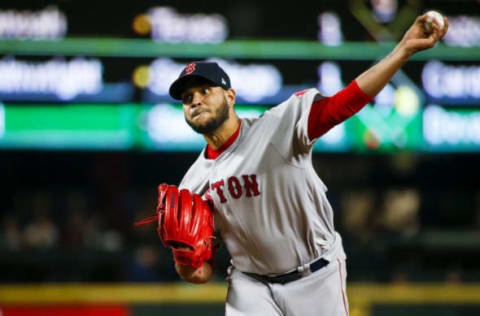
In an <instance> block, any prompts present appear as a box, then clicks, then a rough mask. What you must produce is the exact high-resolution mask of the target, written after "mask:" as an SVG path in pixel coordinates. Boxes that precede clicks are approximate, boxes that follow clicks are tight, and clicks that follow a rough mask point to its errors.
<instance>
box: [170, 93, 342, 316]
mask: <svg viewBox="0 0 480 316" xmlns="http://www.w3.org/2000/svg"><path fill="white" fill-rule="evenodd" d="M321 98H322V96H321V95H320V94H319V93H318V91H317V90H316V89H309V90H307V91H305V93H303V94H298V95H293V96H292V97H290V98H289V99H288V100H287V101H285V102H283V103H282V104H280V105H278V106H276V107H274V108H272V109H271V110H269V111H267V112H265V113H264V115H262V116H261V117H260V118H256V119H242V123H241V127H240V132H239V135H238V137H237V139H236V140H235V141H234V142H233V143H232V144H231V145H230V146H229V147H228V148H227V149H226V150H225V151H224V152H223V153H222V154H221V155H220V156H219V157H217V158H216V159H214V160H212V159H207V158H205V150H204V151H202V153H201V154H200V156H199V157H198V159H197V160H196V162H195V163H194V164H193V165H192V166H191V168H190V169H189V170H188V172H187V173H186V175H185V176H184V178H183V180H182V182H181V184H180V185H179V187H180V188H186V189H189V190H191V191H192V192H194V193H199V194H201V195H203V196H204V198H206V199H210V200H211V201H212V202H213V204H214V212H215V213H214V217H215V229H216V231H218V232H219V233H220V235H221V237H222V239H223V241H224V243H225V245H226V247H227V249H228V251H229V253H230V255H231V256H232V266H233V269H232V271H231V273H230V275H229V279H230V282H229V283H230V287H229V294H228V298H227V304H226V313H227V315H251V312H249V308H255V311H256V312H255V313H256V314H255V315H259V314H258V310H259V309H260V310H262V311H263V312H262V314H261V315H284V314H283V312H285V311H283V312H282V311H281V310H280V308H279V306H287V307H288V308H293V310H292V311H290V312H289V313H288V315H318V314H319V313H320V314H322V315H347V314H348V302H347V300H346V295H345V280H346V271H345V253H344V251H343V247H342V241H341V238H340V235H339V234H338V233H337V232H336V231H335V230H334V225H333V211H332V208H331V206H330V203H329V202H328V200H327V197H326V190H327V188H326V186H325V185H324V184H323V182H322V181H321V180H320V178H319V177H318V175H317V174H316V172H315V170H314V168H313V165H312V159H311V155H312V147H313V145H314V143H315V141H316V139H310V138H309V136H308V116H309V112H310V108H311V105H312V103H313V102H315V101H317V100H319V99H321ZM319 258H324V259H326V260H327V261H329V262H330V263H329V264H328V265H327V266H326V267H324V268H322V269H320V270H318V271H316V272H315V273H312V274H310V275H307V276H305V277H303V278H301V279H299V280H297V281H293V282H289V283H287V284H285V285H281V284H267V285H266V284H264V283H261V282H259V281H257V280H255V279H253V278H251V277H249V276H247V275H245V274H243V273H242V272H250V273H257V274H262V275H278V274H284V273H288V272H291V271H293V270H295V269H297V268H298V267H301V266H305V265H306V264H308V263H311V262H313V261H315V260H317V259H319ZM240 271H242V272H240ZM327 289H328V290H327ZM332 289H334V290H332ZM321 302H323V304H320V303H321ZM287 307H286V308H287ZM250 311H251V310H250Z"/></svg>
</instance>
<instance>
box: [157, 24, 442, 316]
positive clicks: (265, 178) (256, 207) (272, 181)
mask: <svg viewBox="0 0 480 316" xmlns="http://www.w3.org/2000/svg"><path fill="white" fill-rule="evenodd" d="M443 22H444V24H445V25H444V27H443V28H441V24H440V23H438V22H435V23H433V28H432V29H431V31H430V32H428V31H427V30H426V29H425V23H427V15H426V14H425V15H423V16H420V17H418V18H417V19H416V21H415V22H414V23H413V25H412V26H411V27H410V29H409V30H408V31H407V32H406V34H405V35H404V37H403V39H402V40H401V41H400V42H399V43H398V45H397V46H396V47H395V49H394V50H393V51H392V52H391V53H390V54H389V55H388V56H387V57H385V58H384V59H383V60H381V61H380V62H379V63H378V64H376V65H375V66H373V67H372V68H370V69H368V70H367V71H365V72H364V73H362V74H361V75H360V76H358V77H357V78H356V79H355V80H354V81H352V82H351V83H350V84H349V85H348V86H347V87H346V88H344V89H343V90H342V91H340V92H338V93H337V94H335V95H334V96H331V97H325V96H322V95H321V94H320V93H319V92H318V91H317V90H316V89H308V90H305V91H301V92H298V93H296V94H294V95H292V96H291V97H290V98H289V99H288V100H286V101H285V102H283V103H281V104H279V105H277V106H275V107H273V108H272V109H270V110H268V111H266V112H265V113H264V114H263V115H262V116H261V117H259V118H255V119H245V118H244V119H240V118H239V117H238V116H237V114H236V113H235V107H234V104H235V90H234V89H233V88H232V87H231V85H230V79H229V77H228V75H227V74H226V73H225V71H223V69H222V68H220V67H219V66H218V65H217V64H216V63H213V62H192V63H189V64H188V65H186V67H185V69H184V70H183V71H182V73H181V74H180V76H179V77H178V79H177V80H176V81H175V82H173V84H172V85H171V87H170V95H171V96H172V97H173V98H175V99H178V100H181V101H182V103H183V109H184V114H185V119H186V121H187V123H188V125H190V127H191V128H192V129H193V130H195V131H196V132H198V133H200V134H202V135H203V136H204V138H205V140H206V143H207V144H206V146H205V148H204V150H203V151H202V152H201V153H200V155H199V157H198V159H197V160H196V161H195V163H194V164H193V165H192V166H191V168H190V169H189V170H188V172H187V173H186V174H185V176H184V178H183V180H182V182H181V183H180V185H179V186H178V187H176V186H169V185H165V184H163V185H161V186H160V187H159V203H158V209H157V216H155V217H154V219H153V220H158V234H159V236H160V238H161V239H162V241H163V242H164V244H165V246H167V247H170V248H172V250H173V253H174V259H175V261H176V263H175V266H176V270H177V272H178V273H179V275H180V276H181V277H182V278H183V279H184V280H185V281H187V282H192V283H205V282H208V281H209V280H210V278H211V277H212V274H213V271H214V260H215V251H216V247H215V246H214V245H215V244H216V243H215V242H214V239H215V238H216V236H218V237H221V240H222V241H223V243H224V244H225V246H226V247H227V249H228V251H229V253H230V255H231V257H232V261H231V267H230V268H229V271H228V278H227V280H228V283H229V289H228V296H227V302H226V309H225V312H226V315H229V316H240V315H269V316H271V315H278V316H280V315H289V316H294V315H299V316H300V315H301V316H306V315H328V316H333V315H348V313H349V312H348V299H347V295H346V276H347V273H346V267H345V259H346V256H345V253H344V250H343V247H342V239H341V237H340V235H339V234H338V233H337V232H336V231H335V228H334V225H333V210H332V207H331V206H330V204H329V202H328V199H327V195H326V191H327V187H326V186H325V184H324V183H323V182H322V180H321V179H320V178H319V177H318V176H317V174H316V173H315V171H314V169H313V166H312V147H313V145H314V144H315V141H316V140H317V139H318V138H319V137H321V136H322V135H323V134H325V133H326V132H327V131H328V130H329V129H331V128H332V127H334V126H335V125H336V124H339V123H341V122H343V121H345V120H346V119H348V118H349V117H351V116H352V115H354V114H355V113H356V112H358V111H359V110H360V109H362V107H363V106H365V105H366V104H367V103H369V102H370V101H371V100H372V99H373V97H374V96H375V95H376V94H377V93H378V92H380V90H382V88H383V87H384V86H385V85H386V84H387V83H388V81H389V80H390V78H391V77H392V76H393V75H394V74H395V72H396V71H397V70H399V69H400V67H402V65H403V64H405V63H406V62H407V61H408V60H409V58H410V56H412V55H413V54H414V53H416V52H418V51H421V50H425V49H429V48H431V47H433V46H434V44H435V43H436V42H437V41H438V40H439V39H440V38H442V37H443V36H444V35H445V33H446V32H447V29H448V21H447V19H446V18H444V21H443ZM245 80H248V78H245Z"/></svg>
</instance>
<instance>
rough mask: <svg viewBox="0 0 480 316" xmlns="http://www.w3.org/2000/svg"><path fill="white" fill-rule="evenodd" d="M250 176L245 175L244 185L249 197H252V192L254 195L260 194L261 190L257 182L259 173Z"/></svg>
mask: <svg viewBox="0 0 480 316" xmlns="http://www.w3.org/2000/svg"><path fill="white" fill-rule="evenodd" d="M248 177H249V176H247V175H243V176H242V178H243V181H244V187H245V192H246V195H247V197H251V196H252V193H253V195H254V196H257V195H260V191H258V183H257V175H255V174H252V175H250V179H249V178H248Z"/></svg>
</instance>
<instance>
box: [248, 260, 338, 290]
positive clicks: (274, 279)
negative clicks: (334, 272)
mask: <svg viewBox="0 0 480 316" xmlns="http://www.w3.org/2000/svg"><path fill="white" fill-rule="evenodd" d="M327 264H328V261H327V260H325V259H323V258H320V259H318V260H317V261H314V262H312V263H310V264H309V265H307V268H309V269H310V272H311V273H313V272H315V271H318V270H320V269H321V268H323V267H325V266H326V265H327ZM244 273H245V274H246V275H248V276H251V277H252V278H254V279H257V280H258V281H260V282H268V283H279V284H286V283H288V282H293V281H296V280H299V279H301V278H302V277H303V276H304V275H305V273H304V269H301V268H297V269H296V270H294V271H292V272H289V273H286V274H282V275H277V276H268V275H261V274H256V273H251V272H244Z"/></svg>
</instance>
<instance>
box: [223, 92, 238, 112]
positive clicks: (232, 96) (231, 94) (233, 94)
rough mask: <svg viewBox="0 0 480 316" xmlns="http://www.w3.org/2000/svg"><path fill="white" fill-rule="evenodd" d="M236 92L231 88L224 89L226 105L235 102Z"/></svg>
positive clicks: (231, 104)
mask: <svg viewBox="0 0 480 316" xmlns="http://www.w3.org/2000/svg"><path fill="white" fill-rule="evenodd" d="M236 95H237V94H236V92H235V90H233V89H231V88H230V89H228V90H225V98H226V99H227V102H228V105H229V106H232V107H233V105H234V104H235V99H236Z"/></svg>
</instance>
